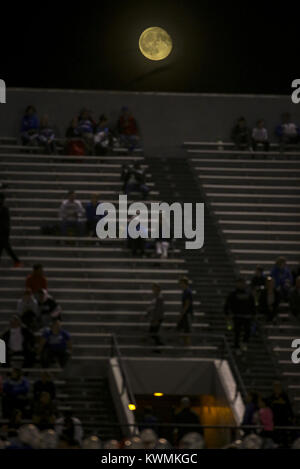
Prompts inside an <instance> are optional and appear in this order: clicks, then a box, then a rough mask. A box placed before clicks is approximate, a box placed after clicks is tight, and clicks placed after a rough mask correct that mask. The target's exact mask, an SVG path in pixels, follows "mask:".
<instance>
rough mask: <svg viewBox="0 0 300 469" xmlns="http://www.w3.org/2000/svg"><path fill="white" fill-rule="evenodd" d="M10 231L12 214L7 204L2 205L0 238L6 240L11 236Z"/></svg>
mask: <svg viewBox="0 0 300 469" xmlns="http://www.w3.org/2000/svg"><path fill="white" fill-rule="evenodd" d="M9 233H10V216H9V208H8V207H6V206H5V205H0V239H2V240H5V239H8V238H9Z"/></svg>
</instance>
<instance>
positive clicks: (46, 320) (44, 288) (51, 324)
mask: <svg viewBox="0 0 300 469" xmlns="http://www.w3.org/2000/svg"><path fill="white" fill-rule="evenodd" d="M61 320H62V311H61V306H60V305H59V304H58V303H57V302H56V301H55V299H54V298H53V297H52V296H51V295H50V294H49V292H48V281H47V278H46V277H45V275H44V271H43V266H42V265H41V264H35V265H34V266H33V270H32V273H31V274H29V275H28V277H27V278H26V282H25V291H24V293H23V296H22V298H20V299H19V300H18V302H17V308H16V314H15V315H13V316H12V318H11V320H10V324H9V328H8V329H7V330H6V331H5V332H4V333H3V335H2V339H3V340H4V342H5V343H6V364H5V366H6V367H9V366H11V365H12V364H13V363H14V362H16V361H21V362H22V366H23V367H25V368H30V367H32V366H34V365H35V364H36V363H40V364H41V366H42V367H43V368H49V367H50V366H51V365H53V364H56V363H57V364H58V365H59V366H60V367H62V368H63V367H65V365H66V364H67V362H68V359H69V357H70V355H71V353H72V341H71V336H70V334H69V333H68V332H67V331H66V330H65V329H64V328H63V327H62V324H61Z"/></svg>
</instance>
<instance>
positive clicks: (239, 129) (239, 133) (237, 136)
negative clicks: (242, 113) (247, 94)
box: [231, 117, 250, 150]
mask: <svg viewBox="0 0 300 469" xmlns="http://www.w3.org/2000/svg"><path fill="white" fill-rule="evenodd" d="M231 139H232V141H233V142H234V144H235V146H236V147H237V149H238V150H249V148H250V131H249V128H248V127H247V122H246V119H245V118H244V117H240V118H239V119H238V121H237V123H236V125H235V126H234V127H233V129H232V131H231Z"/></svg>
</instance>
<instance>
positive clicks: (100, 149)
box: [94, 114, 113, 156]
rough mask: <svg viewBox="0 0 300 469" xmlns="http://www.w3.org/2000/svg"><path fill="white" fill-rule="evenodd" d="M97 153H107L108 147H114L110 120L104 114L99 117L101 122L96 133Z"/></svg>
mask: <svg viewBox="0 0 300 469" xmlns="http://www.w3.org/2000/svg"><path fill="white" fill-rule="evenodd" d="M94 144H95V154H96V155H97V156H101V155H106V154H107V152H108V149H109V148H111V147H112V144H113V136H112V133H111V131H110V128H109V127H108V120H107V117H106V116H105V115H104V114H101V116H100V117H99V122H98V124H97V126H96V129H95V134H94Z"/></svg>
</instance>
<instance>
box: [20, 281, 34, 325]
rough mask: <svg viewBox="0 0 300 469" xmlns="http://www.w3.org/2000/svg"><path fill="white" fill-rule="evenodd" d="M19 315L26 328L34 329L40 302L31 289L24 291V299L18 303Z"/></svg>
mask: <svg viewBox="0 0 300 469" xmlns="http://www.w3.org/2000/svg"><path fill="white" fill-rule="evenodd" d="M17 313H18V315H19V316H20V318H21V320H22V322H23V324H25V326H27V327H29V329H34V327H35V322H36V319H37V315H38V302H37V300H36V299H35V297H34V296H33V294H32V291H31V290H30V289H29V288H28V289H26V290H25V291H24V293H23V296H22V298H20V300H19V301H18V304H17Z"/></svg>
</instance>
